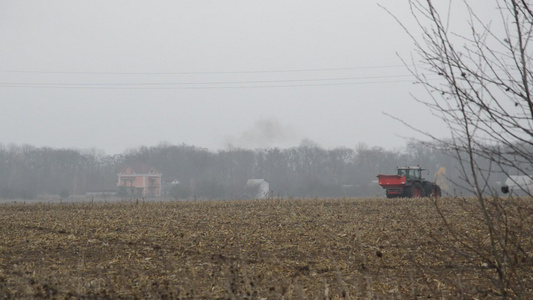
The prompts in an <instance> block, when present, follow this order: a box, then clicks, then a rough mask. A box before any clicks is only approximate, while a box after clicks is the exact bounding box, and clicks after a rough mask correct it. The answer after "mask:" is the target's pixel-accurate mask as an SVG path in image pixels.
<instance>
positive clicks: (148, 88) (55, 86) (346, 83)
mask: <svg viewBox="0 0 533 300" xmlns="http://www.w3.org/2000/svg"><path fill="white" fill-rule="evenodd" d="M402 82H413V80H390V81H366V82H339V83H317V84H283V85H241V86H200V87H199V86H196V87H195V86H192V87H191V86H189V87H187V86H152V85H145V86H143V85H141V86H87V85H75V84H74V85H53V84H51V85H36V84H33V85H32V84H27V85H9V84H4V83H0V86H4V87H24V88H63V89H102V90H210V89H247V88H283V87H314V86H340V85H365V84H383V83H402Z"/></svg>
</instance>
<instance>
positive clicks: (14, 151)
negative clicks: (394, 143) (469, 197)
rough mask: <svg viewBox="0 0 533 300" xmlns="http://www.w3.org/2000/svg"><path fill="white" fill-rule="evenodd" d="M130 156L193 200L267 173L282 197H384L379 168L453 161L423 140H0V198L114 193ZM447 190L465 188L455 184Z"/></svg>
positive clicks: (235, 193) (235, 190)
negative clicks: (266, 145)
mask: <svg viewBox="0 0 533 300" xmlns="http://www.w3.org/2000/svg"><path fill="white" fill-rule="evenodd" d="M134 162H142V163H145V164H148V165H150V166H153V167H155V168H156V169H157V170H159V171H160V172H161V173H162V174H163V180H164V181H165V182H171V181H174V182H179V184H177V185H173V186H172V187H171V188H169V189H167V190H166V193H167V195H168V196H171V197H176V198H191V197H195V198H199V199H239V198H243V197H247V196H249V195H244V194H243V191H244V188H245V183H246V181H247V180H248V179H251V178H262V179H265V180H267V181H268V182H270V187H271V190H272V194H273V195H274V196H280V197H354V196H376V195H379V196H382V195H383V192H382V191H381V188H380V187H379V186H377V184H376V183H375V182H372V181H373V180H376V175H377V174H379V173H389V174H390V173H394V172H395V168H396V167H397V166H403V165H420V166H422V167H424V168H427V169H428V171H427V173H426V174H425V177H426V178H427V179H429V180H433V178H434V177H433V176H434V174H435V172H436V171H437V170H438V169H439V168H440V167H445V168H446V170H447V176H448V177H449V178H454V176H456V175H455V174H456V173H457V172H456V170H457V167H458V166H456V165H455V164H456V163H455V159H454V158H452V157H451V156H450V155H447V154H446V153H445V151H444V152H443V151H442V150H436V149H435V148H432V147H427V146H426V145H425V144H424V143H421V142H409V143H408V144H407V145H406V146H405V147H404V148H403V149H401V150H385V149H383V148H380V147H371V148H370V147H367V146H365V145H360V146H358V147H356V148H355V149H350V148H334V149H324V148H322V147H320V146H318V145H316V144H314V143H312V142H309V141H307V142H305V141H304V142H302V144H301V145H300V146H298V147H293V148H288V149H278V148H270V149H256V150H248V149H241V148H232V147H230V148H228V149H225V150H219V151H216V152H214V151H209V150H208V149H205V148H200V147H195V146H190V145H184V144H182V145H170V144H160V145H158V146H153V147H145V146H143V147H139V148H136V149H132V150H128V151H126V152H125V153H123V154H118V155H106V154H105V153H103V152H101V151H97V150H74V149H53V148H47V147H44V148H37V147H33V146H28V145H23V146H17V145H9V146H1V147H0V197H2V198H6V199H16V198H23V199H31V198H34V197H36V196H37V195H39V194H52V195H61V196H62V197H68V195H70V194H78V195H79V194H87V193H95V192H116V191H117V187H116V182H117V173H118V172H119V171H120V170H121V169H122V168H123V167H124V166H126V165H128V164H130V163H134ZM457 189H459V190H457ZM449 192H450V193H462V192H464V191H462V190H460V187H456V188H455V190H450V191H449Z"/></svg>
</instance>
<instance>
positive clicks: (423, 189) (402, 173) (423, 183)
mask: <svg viewBox="0 0 533 300" xmlns="http://www.w3.org/2000/svg"><path fill="white" fill-rule="evenodd" d="M423 170H425V169H422V168H421V167H420V166H414V167H399V168H398V174H396V175H381V174H380V175H378V182H379V185H381V187H383V188H384V189H385V193H386V195H387V198H399V197H405V198H422V197H435V198H439V197H440V195H441V190H440V187H439V186H438V185H437V184H435V183H433V182H431V181H427V180H425V179H424V178H422V171H423Z"/></svg>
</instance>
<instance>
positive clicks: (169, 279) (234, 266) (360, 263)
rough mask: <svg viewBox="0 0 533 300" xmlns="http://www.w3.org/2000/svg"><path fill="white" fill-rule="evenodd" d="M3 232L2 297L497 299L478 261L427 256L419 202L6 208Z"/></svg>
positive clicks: (434, 245)
mask: <svg viewBox="0 0 533 300" xmlns="http://www.w3.org/2000/svg"><path fill="white" fill-rule="evenodd" d="M442 202H443V203H446V202H445V201H442ZM449 209H450V210H452V208H451V207H449ZM454 217H455V219H454V220H453V221H454V224H455V225H456V226H459V227H464V228H465V229H468V228H475V226H473V224H470V223H469V222H477V221H476V220H473V219H468V218H464V217H462V215H461V213H459V212H458V213H457V214H455V215H454ZM0 226H1V228H2V235H1V243H0V294H1V295H4V296H3V297H4V298H24V297H30V298H31V297H45V298H50V297H54V298H81V297H89V298H90V297H96V298H107V297H109V298H156V299H157V298H170V299H172V298H193V299H194V298H197V299H206V298H207V299H212V298H222V299H246V298H248V299H261V298H263V299H302V298H306V299H309V298H311V299H340V298H348V299H355V298H357V299H370V298H381V297H386V298H393V299H394V298H426V297H444V298H454V297H456V296H463V297H464V296H469V295H470V296H472V295H482V296H483V295H484V297H491V296H497V295H496V294H491V291H492V288H491V282H490V281H489V280H488V279H487V278H486V277H484V276H480V274H479V272H478V270H479V268H480V266H482V264H483V262H482V261H472V260H464V259H463V258H461V257H460V256H454V255H455V254H454V253H452V252H450V253H446V256H445V257H447V258H448V259H449V260H448V261H445V260H443V259H442V257H443V256H439V255H436V254H438V253H444V252H446V251H447V250H446V247H443V246H442V244H440V243H438V242H436V241H435V238H434V234H435V232H439V229H441V228H442V227H441V226H442V224H441V220H440V218H439V217H438V216H437V215H436V214H435V212H434V207H433V205H432V203H431V202H430V201H428V200H424V199H418V200H413V199H398V200H394V201H391V200H387V199H305V200H302V199H288V200H282V199H273V200H263V201H216V202H215V201H212V202H211V201H209V202H207V201H205V202H202V201H198V202H142V201H141V202H134V203H131V202H118V203H76V204H68V203H63V204H31V205H30V204H7V205H2V206H1V210H0ZM480 234H482V233H480ZM479 238H480V239H481V240H482V238H483V237H479ZM450 243H453V241H450ZM527 255H529V256H528V258H527V259H529V261H527V260H526V261H524V270H522V271H523V272H524V273H523V276H529V278H530V279H529V280H530V281H529V283H531V277H532V272H533V271H531V270H532V268H531V261H530V258H531V253H529V254H527ZM527 255H526V256H527ZM454 282H455V283H457V284H454Z"/></svg>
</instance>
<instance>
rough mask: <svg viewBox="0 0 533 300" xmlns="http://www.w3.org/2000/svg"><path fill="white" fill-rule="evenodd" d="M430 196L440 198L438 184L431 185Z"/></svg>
mask: <svg viewBox="0 0 533 300" xmlns="http://www.w3.org/2000/svg"><path fill="white" fill-rule="evenodd" d="M432 196H433V198H440V196H441V192H440V186H438V185H436V184H435V185H434V186H433V193H432Z"/></svg>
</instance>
